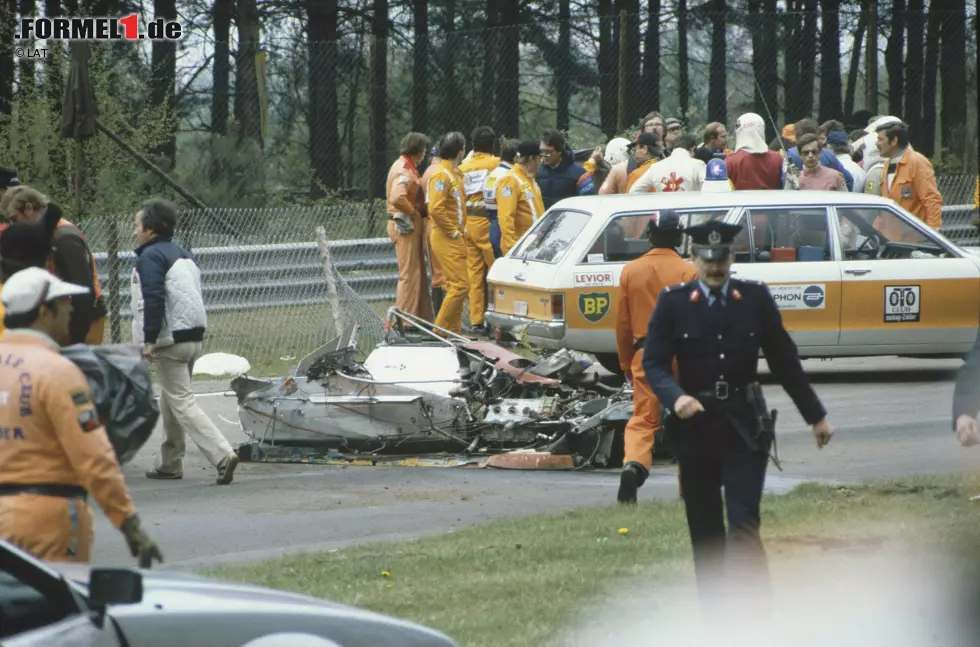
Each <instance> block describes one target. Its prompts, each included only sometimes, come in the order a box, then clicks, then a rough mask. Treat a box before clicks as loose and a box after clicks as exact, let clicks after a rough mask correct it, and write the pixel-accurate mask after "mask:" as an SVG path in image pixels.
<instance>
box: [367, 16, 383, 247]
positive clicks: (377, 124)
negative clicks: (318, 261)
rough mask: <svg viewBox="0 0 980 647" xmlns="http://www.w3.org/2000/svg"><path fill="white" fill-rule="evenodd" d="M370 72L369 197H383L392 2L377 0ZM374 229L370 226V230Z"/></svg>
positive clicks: (373, 24)
mask: <svg viewBox="0 0 980 647" xmlns="http://www.w3.org/2000/svg"><path fill="white" fill-rule="evenodd" d="M370 67H371V72H370V74H369V75H368V77H369V79H370V81H369V83H368V105H370V106H371V108H370V113H369V115H368V137H369V138H370V142H369V143H368V147H369V154H368V191H367V197H368V200H375V199H379V198H383V197H384V195H385V179H386V173H385V172H386V171H387V164H386V162H387V159H386V158H387V156H388V3H387V2H386V0H374V10H373V15H372V19H371V62H370ZM372 229H373V228H371V227H369V230H372Z"/></svg>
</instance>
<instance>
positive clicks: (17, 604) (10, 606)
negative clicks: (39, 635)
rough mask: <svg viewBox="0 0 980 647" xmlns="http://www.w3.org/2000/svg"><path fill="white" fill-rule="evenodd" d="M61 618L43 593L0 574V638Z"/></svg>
mask: <svg viewBox="0 0 980 647" xmlns="http://www.w3.org/2000/svg"><path fill="white" fill-rule="evenodd" d="M65 616H66V614H65V613H64V611H63V610H61V609H59V608H58V607H57V605H55V604H52V603H51V602H50V601H49V600H48V599H47V598H46V597H45V595H44V593H42V592H41V591H38V590H37V589H35V588H34V587H32V586H30V585H29V584H25V583H24V582H22V581H20V580H19V579H17V578H16V577H14V576H13V575H12V574H10V573H6V572H3V571H0V639H3V638H10V637H12V636H16V635H18V634H21V633H24V632H26V631H30V630H32V629H38V628H39V627H45V626H47V625H50V624H52V623H54V622H57V621H58V620H61V619H62V618H64V617H65Z"/></svg>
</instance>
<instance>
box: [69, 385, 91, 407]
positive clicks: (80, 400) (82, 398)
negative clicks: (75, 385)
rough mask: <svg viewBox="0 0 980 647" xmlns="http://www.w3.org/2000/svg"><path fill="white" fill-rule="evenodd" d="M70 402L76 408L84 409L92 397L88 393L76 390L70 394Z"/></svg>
mask: <svg viewBox="0 0 980 647" xmlns="http://www.w3.org/2000/svg"><path fill="white" fill-rule="evenodd" d="M71 401H72V404H74V405H75V406H76V407H84V406H85V405H86V404H90V403H91V402H92V397H91V396H90V395H89V392H88V391H85V390H82V389H78V390H77V391H72V392H71Z"/></svg>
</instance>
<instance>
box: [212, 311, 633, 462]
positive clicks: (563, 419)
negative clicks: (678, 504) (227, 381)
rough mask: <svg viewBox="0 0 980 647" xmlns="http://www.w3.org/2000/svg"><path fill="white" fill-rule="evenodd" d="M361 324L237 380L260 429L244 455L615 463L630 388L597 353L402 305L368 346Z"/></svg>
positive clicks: (253, 428) (245, 414)
mask: <svg viewBox="0 0 980 647" xmlns="http://www.w3.org/2000/svg"><path fill="white" fill-rule="evenodd" d="M359 332H360V327H359V326H358V325H357V324H352V325H350V326H348V327H347V329H346V330H345V331H344V333H343V334H342V335H340V336H339V337H337V338H336V339H334V340H333V341H331V342H329V343H327V344H325V345H324V346H322V347H320V348H319V349H317V350H316V351H314V352H313V353H312V354H310V355H309V356H307V357H306V358H304V359H303V360H302V361H300V363H299V364H298V365H297V367H296V369H295V371H294V372H293V375H291V376H288V377H281V378H274V379H257V378H251V377H248V376H241V377H238V378H236V379H235V380H234V381H233V382H232V385H231V386H232V389H233V390H234V392H235V394H236V395H237V397H238V405H239V407H238V410H239V418H240V421H241V424H242V427H243V429H244V430H245V432H246V434H247V435H248V436H249V438H250V439H251V440H250V441H249V442H247V443H245V444H243V445H242V446H240V447H239V448H238V451H239V455H240V456H241V457H242V458H243V460H252V461H276V462H282V461H288V462H318V461H317V459H327V458H330V459H333V460H335V461H340V462H343V461H354V460H357V461H364V460H370V461H372V464H376V463H375V461H376V462H377V463H383V462H384V461H386V460H391V459H392V458H396V457H408V456H414V457H420V456H429V457H433V456H440V455H441V456H444V457H445V456H454V457H457V458H458V462H456V463H454V464H459V465H464V464H474V463H476V464H479V458H480V457H484V458H485V457H488V456H491V455H495V454H501V453H503V452H518V453H520V452H525V453H526V452H531V451H533V452H546V453H547V454H548V455H553V456H565V457H571V458H570V459H567V464H568V465H569V466H572V465H574V467H576V468H578V467H590V466H596V467H609V466H612V461H613V459H612V457H613V456H614V455H616V453H617V452H614V451H613V444H614V442H617V443H618V442H619V439H621V435H622V430H623V428H624V426H625V424H626V421H627V420H629V417H630V415H631V414H632V409H633V402H632V391H631V390H630V389H629V386H628V385H625V386H623V387H615V386H609V385H607V384H604V383H603V382H602V381H601V378H600V377H599V375H598V374H596V373H589V372H587V370H586V369H587V368H588V366H590V365H591V364H592V361H591V359H590V358H588V356H584V355H580V354H578V353H574V352H570V351H567V350H560V351H558V352H556V353H554V354H552V355H550V356H548V357H545V358H543V359H539V360H537V361H534V360H529V359H527V358H525V357H522V356H520V355H518V354H515V353H513V352H511V351H509V350H507V349H505V348H502V347H500V346H498V345H496V344H494V343H491V342H478V341H473V340H471V339H467V338H465V337H461V336H458V335H455V334H453V333H451V332H449V331H446V330H443V329H441V328H438V327H436V326H434V325H432V324H430V323H429V322H426V321H424V320H420V319H417V318H415V317H413V316H412V315H409V314H407V313H404V312H401V311H399V310H397V309H395V308H392V309H391V310H389V312H388V320H387V322H386V324H385V329H384V333H383V334H382V335H381V338H380V340H378V343H377V344H376V345H375V346H374V347H373V348H372V349H371V350H370V351H369V352H367V353H366V356H364V355H365V353H362V352H361V351H359V350H358V347H359V341H360V340H359V336H360V335H359ZM620 453H621V452H620Z"/></svg>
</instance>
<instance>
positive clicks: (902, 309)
mask: <svg viewBox="0 0 980 647" xmlns="http://www.w3.org/2000/svg"><path fill="white" fill-rule="evenodd" d="M920 296H921V292H920V289H919V286H918V285H886V286H885V323H907V322H916V321H919V315H920V314H921V300H920Z"/></svg>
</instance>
